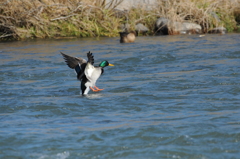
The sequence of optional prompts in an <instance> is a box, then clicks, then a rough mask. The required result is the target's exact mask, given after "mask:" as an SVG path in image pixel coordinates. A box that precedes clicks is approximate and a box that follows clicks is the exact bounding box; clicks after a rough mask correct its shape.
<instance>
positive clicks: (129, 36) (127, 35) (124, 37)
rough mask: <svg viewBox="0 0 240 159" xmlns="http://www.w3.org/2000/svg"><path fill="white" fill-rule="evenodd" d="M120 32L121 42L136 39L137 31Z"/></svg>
mask: <svg viewBox="0 0 240 159" xmlns="http://www.w3.org/2000/svg"><path fill="white" fill-rule="evenodd" d="M119 34H120V43H132V42H134V41H135V39H136V32H134V31H131V32H127V31H125V32H119Z"/></svg>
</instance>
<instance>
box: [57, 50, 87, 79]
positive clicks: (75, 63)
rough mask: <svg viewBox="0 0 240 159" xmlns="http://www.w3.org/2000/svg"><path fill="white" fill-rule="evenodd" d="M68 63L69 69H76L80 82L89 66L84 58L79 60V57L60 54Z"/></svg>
mask: <svg viewBox="0 0 240 159" xmlns="http://www.w3.org/2000/svg"><path fill="white" fill-rule="evenodd" d="M60 53H61V54H62V56H63V58H64V60H65V62H66V64H67V65H68V67H70V68H72V69H75V71H76V74H77V78H78V79H79V80H81V79H82V77H83V75H84V70H85V67H86V65H87V61H86V60H85V59H83V58H79V57H72V56H69V55H66V54H64V53H62V52H60Z"/></svg>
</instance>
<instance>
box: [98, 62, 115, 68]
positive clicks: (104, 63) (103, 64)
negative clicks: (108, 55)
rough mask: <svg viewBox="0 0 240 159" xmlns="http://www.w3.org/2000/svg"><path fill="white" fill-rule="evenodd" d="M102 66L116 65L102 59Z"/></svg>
mask: <svg viewBox="0 0 240 159" xmlns="http://www.w3.org/2000/svg"><path fill="white" fill-rule="evenodd" d="M99 66H100V67H106V66H114V65H113V64H110V63H109V62H108V61H102V62H101V63H100V64H99Z"/></svg>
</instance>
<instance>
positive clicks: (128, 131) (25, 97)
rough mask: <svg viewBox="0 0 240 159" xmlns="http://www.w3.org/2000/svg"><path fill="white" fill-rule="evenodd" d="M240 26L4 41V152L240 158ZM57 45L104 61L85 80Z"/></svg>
mask: <svg viewBox="0 0 240 159" xmlns="http://www.w3.org/2000/svg"><path fill="white" fill-rule="evenodd" d="M239 39H240V34H226V35H223V36H219V35H206V36H205V37H202V38H200V37H198V35H191V36H156V37H138V38H137V39H136V42H135V43H132V44H120V43H119V38H99V39H94V38H84V39H68V40H66V39H65V40H36V41H22V42H8V43H0V59H1V61H0V62H1V63H0V88H1V89H0V90H1V91H0V98H1V101H0V158H4V159H8V158H10V159H12V158H13V159H15V158H16V159H21V158H22V159H25V158H34V159H49V158H51V159H72V158H73V159H75V158H141V159H155V158H189V159H213V158H214V159H228V158H231V159H237V158H240V40H239ZM59 51H62V52H64V53H66V54H69V55H72V56H78V57H84V58H86V53H87V52H88V51H91V52H93V54H94V57H95V63H96V64H98V63H99V62H100V61H102V60H108V61H109V62H110V63H113V64H114V65H115V66H114V67H106V68H105V72H104V75H103V76H102V77H101V78H100V79H99V80H98V82H97V86H98V87H99V88H104V90H103V91H101V92H97V93H95V92H90V94H89V95H88V96H86V97H83V96H81V95H80V88H79V86H80V83H79V81H77V79H76V75H75V73H74V70H72V69H70V68H68V66H67V65H66V64H65V62H64V60H63V59H62V56H61V55H60V53H59Z"/></svg>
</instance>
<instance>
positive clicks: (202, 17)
mask: <svg viewBox="0 0 240 159" xmlns="http://www.w3.org/2000/svg"><path fill="white" fill-rule="evenodd" d="M158 6H159V8H158V9H157V10H158V12H157V14H158V15H160V16H161V17H165V18H167V19H170V20H171V21H175V22H184V21H188V22H193V23H196V24H199V25H201V26H202V28H203V32H208V31H209V30H211V29H213V28H214V27H219V26H224V27H226V28H227V30H228V31H230V32H231V31H233V30H234V29H236V26H237V23H236V21H235V18H234V12H235V11H236V10H238V9H239V8H238V7H239V6H240V4H239V3H238V2H236V1H229V0H217V1H216V0H181V1H176V0H168V1H159V4H158ZM169 26H170V28H171V27H172V28H173V27H174V26H171V24H169ZM170 32H171V29H170Z"/></svg>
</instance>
